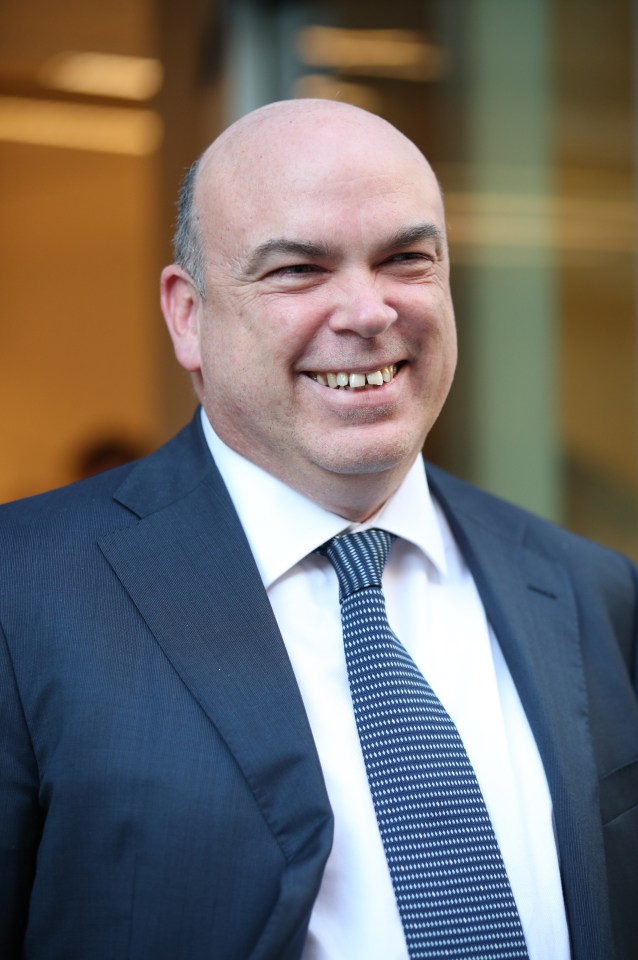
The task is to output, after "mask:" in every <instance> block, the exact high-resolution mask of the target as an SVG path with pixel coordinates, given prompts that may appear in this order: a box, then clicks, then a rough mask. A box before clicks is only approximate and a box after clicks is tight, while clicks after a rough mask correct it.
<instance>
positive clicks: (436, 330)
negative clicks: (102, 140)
mask: <svg viewBox="0 0 638 960" xmlns="http://www.w3.org/2000/svg"><path fill="white" fill-rule="evenodd" d="M370 127H371V129H368V125H367V124H366V123H365V122H364V123H362V124H361V129H360V130H358V131H357V130H356V129H355V130H351V129H346V128H345V127H344V126H343V125H341V126H340V125H339V124H336V125H335V126H331V127H328V128H327V129H323V130H322V132H321V134H320V135H317V136H316V137H314V138H313V137H308V139H304V137H300V136H297V137H292V136H291V135H290V134H288V136H289V142H287V143H286V141H285V131H283V132H282V138H284V142H283V145H282V143H281V142H280V143H278V144H277V145H276V146H273V145H272V144H271V145H270V146H269V147H268V146H265V147H263V148H261V149H260V147H259V137H254V142H253V144H252V146H251V151H248V153H250V154H251V156H250V157H249V158H248V159H247V158H246V157H247V151H246V150H245V149H244V150H243V151H236V156H235V157H234V159H233V161H232V162H231V163H228V162H227V163H226V165H225V168H224V169H225V173H224V175H223V176H222V177H221V178H219V179H218V181H217V182H215V183H209V182H207V180H206V176H207V171H206V168H205V167H204V169H203V170H202V172H201V174H200V177H201V179H202V187H201V190H200V194H199V197H198V211H199V217H200V224H201V230H202V234H203V239H204V244H205V247H204V249H205V283H206V297H205V300H204V301H203V302H202V305H201V307H200V317H199V332H198V336H199V366H200V371H201V372H200V388H199V389H200V392H201V399H202V402H203V405H204V408H205V410H206V413H207V415H208V417H209V418H210V421H211V423H212V424H213V427H214V428H215V430H216V431H217V433H218V434H219V436H220V437H221V438H222V439H223V440H225V441H226V443H227V444H228V445H229V446H231V447H233V448H234V449H235V450H237V451H238V452H239V453H241V454H243V455H244V456H246V457H247V458H248V459H250V460H253V461H254V462H256V463H258V464H259V465H260V466H262V467H264V468H265V469H267V470H269V471H270V472H271V473H273V474H275V475H276V476H278V477H279V478H281V479H282V480H284V481H285V482H286V483H288V484H289V485H291V486H293V487H295V488H296V489H299V490H301V492H303V493H306V494H307V495H309V496H311V497H312V498H313V499H315V500H319V501H320V502H321V499H322V498H321V491H322V490H328V489H329V488H330V485H331V484H332V483H333V482H335V481H337V482H339V480H340V479H343V478H344V477H345V476H354V475H356V476H357V477H358V478H359V479H360V480H361V482H365V481H364V478H365V477H371V476H372V475H375V476H376V477H377V480H378V475H380V474H382V475H383V476H384V477H385V478H386V480H387V486H388V494H389V493H391V492H393V489H394V488H396V486H398V483H399V482H400V480H401V479H402V478H403V476H404V475H405V473H406V472H407V470H408V469H409V467H410V465H411V464H412V462H413V461H414V459H415V457H416V455H417V454H418V452H419V450H420V449H421V447H422V445H423V442H424V440H425V437H426V435H427V433H428V431H429V429H430V427H431V426H432V424H433V422H434V420H435V419H436V417H437V416H438V414H439V411H440V409H441V406H442V404H443V402H444V400H445V397H446V395H447V392H448V389H449V386H450V383H451V380H452V376H453V371H454V365H455V360H456V338H455V328H454V318H453V309H452V302H451V298H450V292H449V285H448V259H447V245H446V242H445V226H444V215H443V209H442V203H441V199H440V194H439V190H438V186H437V184H436V181H435V179H434V176H433V175H432V173H431V171H430V170H429V168H428V167H427V165H426V164H425V162H424V161H423V159H422V158H421V156H420V155H419V154H418V153H417V151H416V149H415V148H413V147H412V145H411V144H409V143H408V142H407V141H405V140H403V138H400V137H399V135H396V136H395V135H394V134H392V135H390V136H388V132H387V128H385V129H381V130H380V129H379V125H378V121H375V122H374V123H372V124H370ZM259 154H261V156H259ZM212 176H213V175H212V172H211V179H212ZM335 383H337V384H338V386H336V387H335V386H334V384H335ZM344 383H347V386H344V385H343V384H344ZM331 502H332V501H331V500H330V497H329V496H326V497H325V504H326V505H330V504H331ZM377 505H378V504H377Z"/></svg>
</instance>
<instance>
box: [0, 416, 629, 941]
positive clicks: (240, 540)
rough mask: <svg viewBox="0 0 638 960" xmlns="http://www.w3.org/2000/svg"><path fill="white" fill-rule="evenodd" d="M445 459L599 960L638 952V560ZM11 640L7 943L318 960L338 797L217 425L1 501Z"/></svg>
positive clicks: (5, 730)
mask: <svg viewBox="0 0 638 960" xmlns="http://www.w3.org/2000/svg"><path fill="white" fill-rule="evenodd" d="M429 476H430V483H431V486H432V488H433V490H434V493H435V495H436V497H437V498H438V499H439V501H440V503H441V504H442V505H443V508H444V509H445V511H446V513H447V515H448V517H449V520H450V522H451V524H452V526H453V529H454V532H455V535H456V537H457V538H458V541H459V544H460V546H461V548H462V550H463V552H464V554H465V556H466V558H467V560H468V562H469V564H470V566H471V568H472V570H473V573H474V576H475V578H476V581H477V583H478V586H479V589H480V591H481V595H482V597H483V601H484V604H485V607H486V609H487V613H488V616H489V618H490V620H491V622H492V624H493V626H494V629H495V631H496V634H497V636H498V638H499V640H500V643H501V645H502V648H503V651H504V654H505V656H506V658H507V662H508V664H509V667H510V670H511V672H512V674H513V677H514V680H515V682H516V684H517V686H518V689H519V692H520V695H521V697H522V700H523V704H524V706H525V709H526V711H527V715H528V717H529V721H530V723H531V726H532V729H533V731H534V734H535V737H536V740H537V743H538V746H539V749H540V753H541V756H542V758H543V762H544V764H545V770H546V773H547V777H548V780H549V786H550V789H551V793H552V797H553V803H554V810H555V821H556V836H557V841H558V849H559V854H560V862H561V869H562V876H563V882H564V889H565V901H566V905H567V915H568V920H569V925H570V931H571V937H572V945H573V957H574V960H608V958H612V957H616V958H618V960H636V957H638V707H637V703H636V697H635V686H634V684H635V673H636V646H637V644H636V615H637V607H636V571H635V570H634V569H633V567H632V566H631V565H630V563H629V562H628V561H626V560H625V559H624V558H622V557H619V556H617V555H615V554H612V553H610V552H608V551H605V550H603V549H601V548H599V547H596V546H594V545H591V544H588V543H585V542H583V541H581V540H579V539H577V538H576V537H574V536H572V535H570V534H567V533H565V532H562V531H560V530H557V529H556V528H554V527H552V526H551V525H550V524H548V523H546V522H544V521H541V520H538V519H536V518H533V517H531V516H529V515H528V514H526V513H524V512H523V511H521V510H518V509H516V508H514V507H511V506H508V505H506V504H504V503H502V502H500V501H498V500H496V499H494V498H492V497H489V496H487V495H486V494H483V493H480V492H478V491H476V490H474V489H472V488H470V487H468V486H466V485H465V484H463V483H461V482H459V481H457V480H454V479H452V478H450V477H448V476H445V475H444V474H442V473H441V472H439V471H438V470H434V469H432V470H431V471H430V474H429ZM0 641H1V642H0V956H2V957H3V958H5V957H6V958H7V960H10V958H11V960H13V958H17V957H19V956H20V957H24V958H27V960H120V958H122V960H123V958H130V960H248V958H250V960H258V958H262V960H293V958H298V957H299V955H300V951H301V949H302V944H303V941H304V936H305V932H306V928H307V923H308V917H309V912H310V909H311V906H312V903H313V901H314V899H315V896H316V894H317V890H318V888H319V884H320V880H321V875H322V870H323V867H324V864H325V861H326V857H327V855H328V852H329V850H330V844H331V837H332V815H331V810H330V806H329V803H328V798H327V796H326V791H325V787H324V783H323V778H322V773H321V769H320V766H319V761H318V758H317V753H316V750H315V746H314V743H313V740H312V736H311V733H310V729H309V726H308V721H307V719H306V715H305V712H304V709H303V704H302V701H301V698H300V694H299V691H298V689H297V685H296V683H295V679H294V675H293V673H292V669H291V666H290V663H289V661H288V658H287V655H286V651H285V648H284V645H283V642H282V640H281V637H280V635H279V633H278V629H277V625H276V623H275V620H274V617H273V614H272V611H271V608H270V605H269V603H268V600H267V597H266V594H265V592H264V590H263V587H262V585H261V581H260V579H259V576H258V573H257V570H256V567H255V564H254V561H253V559H252V555H251V553H250V550H249V548H248V544H247V542H246V540H245V537H244V534H243V531H242V529H241V527H240V525H239V522H238V519H237V516H236V514H235V512H234V509H233V507H232V504H231V501H230V499H229V497H228V494H227V492H226V489H225V487H224V486H223V484H222V482H221V480H220V477H219V474H218V473H217V470H216V468H215V466H214V464H213V463H212V460H211V458H210V455H209V453H208V450H207V448H206V446H205V442H204V440H203V436H202V434H201V428H200V426H199V422H198V420H197V419H196V421H195V422H194V423H193V424H192V425H191V426H190V427H188V428H187V429H186V430H185V431H183V432H182V434H180V435H179V436H178V437H177V438H176V439H175V440H173V441H172V442H171V443H170V444H168V445H167V446H166V447H164V448H162V449H161V450H159V451H158V452H157V453H155V454H154V455H152V456H151V457H149V458H147V459H145V460H142V461H140V462H138V463H137V464H134V465H132V466H127V467H123V468H120V469H119V470H116V471H113V472H110V473H108V474H104V475H102V476H99V477H95V478H93V479H91V480H88V481H84V482H83V483H80V484H76V485H74V486H72V487H69V488H66V489H62V490H58V491H54V492H52V493H50V494H46V495H44V496H42V497H37V498H34V499H32V500H29V501H23V502H20V503H16V504H11V505H7V506H6V507H4V508H2V510H0ZM632 677H633V680H632ZM373 908H374V905H371V909H373ZM614 942H615V950H614ZM335 960H347V958H335ZM548 960H549V958H548Z"/></svg>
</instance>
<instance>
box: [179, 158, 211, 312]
mask: <svg viewBox="0 0 638 960" xmlns="http://www.w3.org/2000/svg"><path fill="white" fill-rule="evenodd" d="M200 160H201V157H198V159H197V160H195V162H194V163H192V164H191V166H190V167H189V168H188V170H187V171H186V174H185V176H184V179H183V180H182V185H181V187H180V191H179V198H178V201H177V223H176V227H175V235H174V237H173V255H174V258H175V263H177V264H179V266H180V267H181V268H182V269H183V270H185V271H186V273H187V274H188V275H189V276H190V278H191V280H192V281H193V283H194V284H195V286H196V287H197V290H198V292H199V293H200V294H201V296H202V297H203V296H205V293H206V289H205V284H204V251H203V245H202V240H201V237H200V233H199V226H198V224H197V216H196V213H195V182H196V180H197V173H198V171H199V165H200Z"/></svg>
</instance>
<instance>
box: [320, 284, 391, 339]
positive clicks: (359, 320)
mask: <svg viewBox="0 0 638 960" xmlns="http://www.w3.org/2000/svg"><path fill="white" fill-rule="evenodd" d="M398 316H399V315H398V313H397V311H396V310H395V309H394V307H392V306H390V304H388V303H386V302H385V300H384V298H383V295H382V293H381V291H380V290H379V289H378V288H377V287H376V286H375V283H374V280H373V279H371V278H370V279H368V278H366V279H365V280H357V281H352V282H351V283H350V284H348V285H347V286H344V287H343V288H342V296H341V297H340V298H339V300H338V302H337V303H336V304H335V306H334V309H333V311H332V314H331V317H330V327H331V329H332V330H334V331H335V332H342V331H351V332H354V333H357V334H358V335H359V336H360V337H365V338H366V339H370V338H371V337H378V336H379V335H380V334H382V333H383V332H384V331H385V330H387V329H388V327H390V326H392V324H393V323H394V322H395V321H396V320H397V318H398Z"/></svg>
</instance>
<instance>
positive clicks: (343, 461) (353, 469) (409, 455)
mask: <svg viewBox="0 0 638 960" xmlns="http://www.w3.org/2000/svg"><path fill="white" fill-rule="evenodd" d="M420 449H421V444H416V445H415V444H414V443H411V444H408V443H400V442H396V443H395V444H393V445H385V446H381V445H379V444H375V445H374V446H373V447H370V446H368V445H365V446H364V445H361V446H360V447H357V445H356V444H352V445H351V446H350V447H349V448H348V450H344V451H338V450H333V451H329V450H327V449H326V448H324V449H323V450H321V451H320V453H319V455H318V456H317V457H316V458H315V463H317V465H318V466H321V467H323V468H324V469H325V470H327V471H329V472H330V473H336V474H341V475H342V476H361V475H365V474H378V473H387V472H392V471H397V470H402V469H403V470H405V472H407V470H408V469H409V468H410V467H411V466H412V464H413V462H414V460H415V458H416V456H417V454H418V452H419V451H420Z"/></svg>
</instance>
